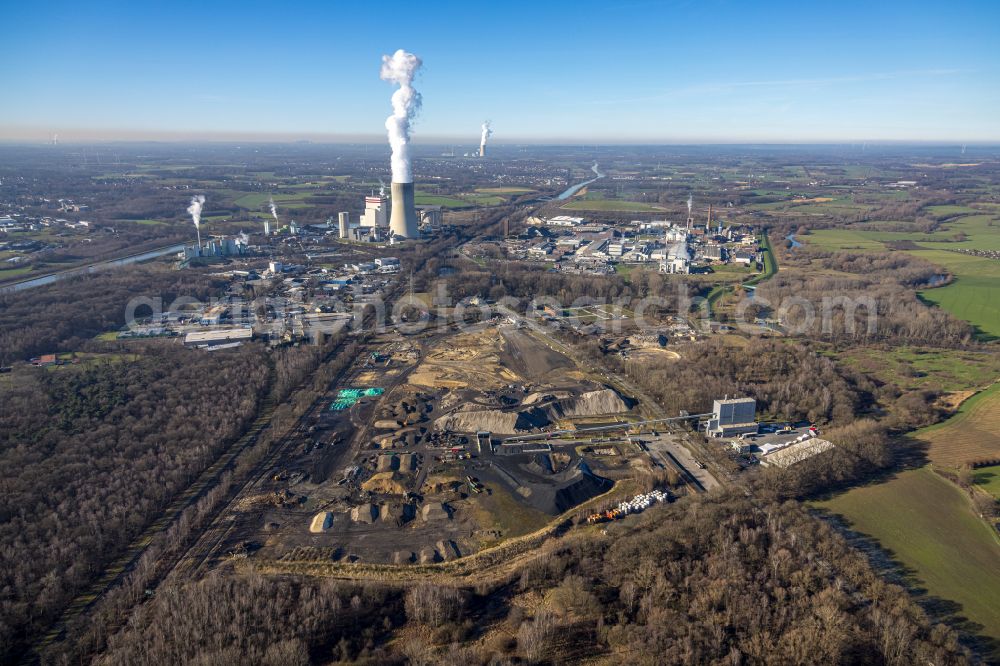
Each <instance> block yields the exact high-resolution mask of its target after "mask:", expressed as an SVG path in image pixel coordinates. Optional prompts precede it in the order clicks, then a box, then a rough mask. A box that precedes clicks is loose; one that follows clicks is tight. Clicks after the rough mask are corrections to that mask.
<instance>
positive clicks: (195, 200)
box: [187, 194, 205, 256]
mask: <svg viewBox="0 0 1000 666" xmlns="http://www.w3.org/2000/svg"><path fill="white" fill-rule="evenodd" d="M204 205H205V195H204V194H196V195H194V196H193V197H191V205H190V206H188V209H187V210H188V213H190V214H191V221H192V222H194V230H195V233H196V234H197V235H198V255H199V256H200V255H201V208H202V206H204Z"/></svg>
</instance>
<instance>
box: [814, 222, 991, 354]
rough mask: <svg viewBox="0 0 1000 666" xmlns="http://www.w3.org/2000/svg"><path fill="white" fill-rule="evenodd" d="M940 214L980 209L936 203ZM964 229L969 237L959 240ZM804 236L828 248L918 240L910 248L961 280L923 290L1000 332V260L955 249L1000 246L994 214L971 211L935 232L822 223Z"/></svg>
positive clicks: (986, 331) (987, 333)
mask: <svg viewBox="0 0 1000 666" xmlns="http://www.w3.org/2000/svg"><path fill="white" fill-rule="evenodd" d="M931 208H933V209H934V210H935V211H936V212H937V214H951V213H956V214H961V213H965V212H969V211H972V212H976V211H973V209H971V208H964V207H960V206H933V207H931ZM959 234H964V235H965V237H966V239H965V240H961V241H955V240H954V239H956V238H957V237H959V236H958V235H959ZM801 240H802V242H804V243H806V244H808V245H809V246H812V247H817V248H820V249H823V250H830V251H837V250H855V251H862V252H884V251H886V250H887V249H889V248H888V247H887V246H886V243H887V242H891V241H904V240H907V241H913V242H914V243H918V244H919V249H912V250H905V252H907V253H909V254H911V255H913V256H915V257H919V258H921V259H924V260H926V261H929V262H931V263H933V264H935V265H937V266H941V267H942V268H944V269H945V270H947V271H948V272H949V273H951V274H952V275H953V276H954V277H955V280H954V281H953V282H952V283H951V284H948V285H946V286H944V287H938V288H936V289H927V290H925V291H923V292H921V294H920V296H921V297H922V298H923V299H924V300H926V301H928V302H930V303H934V304H935V305H937V306H939V307H941V308H943V309H945V310H947V311H948V312H950V313H952V314H953V315H955V316H956V317H958V318H959V319H964V320H965V321H967V322H969V323H971V324H972V325H973V326H975V327H976V328H977V329H978V331H979V332H980V334H981V335H982V336H983V337H985V338H988V339H989V338H997V337H1000V299H997V298H996V296H995V294H996V293H997V289H998V288H1000V261H996V260H994V259H987V258H984V257H975V256H971V255H967V254H962V253H959V252H954V251H953V250H959V249H973V248H975V249H982V250H1000V223H997V222H996V221H995V220H994V218H993V216H990V215H966V216H964V217H961V218H958V219H956V220H953V221H951V222H948V223H947V225H946V228H944V229H942V230H939V231H936V232H935V233H933V234H923V233H906V232H879V231H857V230H852V229H818V230H816V231H813V232H812V233H809V234H806V235H804V236H802V237H801Z"/></svg>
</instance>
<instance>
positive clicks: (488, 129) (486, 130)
mask: <svg viewBox="0 0 1000 666" xmlns="http://www.w3.org/2000/svg"><path fill="white" fill-rule="evenodd" d="M491 136H493V126H492V125H490V121H488V120H486V121H484V122H483V136H482V138H481V139H479V145H480V146H485V145H486V140H487V139H489V138H490V137H491Z"/></svg>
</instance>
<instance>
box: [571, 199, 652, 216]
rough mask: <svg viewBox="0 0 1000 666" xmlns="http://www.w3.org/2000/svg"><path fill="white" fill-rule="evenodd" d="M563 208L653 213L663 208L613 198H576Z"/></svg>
mask: <svg viewBox="0 0 1000 666" xmlns="http://www.w3.org/2000/svg"><path fill="white" fill-rule="evenodd" d="M561 208H562V209H563V210H594V211H603V212H620V213H654V212H659V211H662V210H663V207H662V206H654V205H652V204H647V203H642V202H639V201H616V200H614V199H577V200H575V201H570V202H569V203H566V204H563V205H562V206H561Z"/></svg>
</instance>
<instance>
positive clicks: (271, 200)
mask: <svg viewBox="0 0 1000 666" xmlns="http://www.w3.org/2000/svg"><path fill="white" fill-rule="evenodd" d="M267 205H268V208H270V209H271V217H273V218H274V232H275V233H277V232H278V209H277V207H276V206H275V205H274V197H268V198H267ZM264 235H265V236H270V235H271V225H270V224H268V222H267V220H264Z"/></svg>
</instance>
